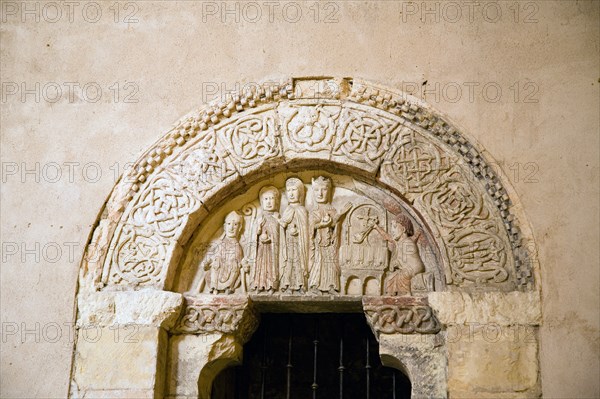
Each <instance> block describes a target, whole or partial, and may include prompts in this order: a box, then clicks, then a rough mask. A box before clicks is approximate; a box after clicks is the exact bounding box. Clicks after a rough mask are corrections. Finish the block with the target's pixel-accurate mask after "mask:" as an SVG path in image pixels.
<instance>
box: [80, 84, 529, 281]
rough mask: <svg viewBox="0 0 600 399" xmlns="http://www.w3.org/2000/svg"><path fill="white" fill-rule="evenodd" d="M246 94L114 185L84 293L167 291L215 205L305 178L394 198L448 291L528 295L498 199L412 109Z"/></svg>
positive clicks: (415, 105) (339, 91)
mask: <svg viewBox="0 0 600 399" xmlns="http://www.w3.org/2000/svg"><path fill="white" fill-rule="evenodd" d="M319 84H321V85H322V86H323V85H324V87H325V89H322V90H315V87H318V85H319ZM252 89H253V90H249V91H248V92H247V93H241V94H240V95H236V96H233V97H232V98H231V100H230V101H229V102H227V103H222V104H216V105H212V106H208V107H207V108H205V109H203V110H201V111H198V112H193V113H191V114H190V115H188V116H186V117H184V118H183V119H182V120H181V121H180V122H179V123H177V124H176V126H175V127H174V128H173V129H172V130H171V131H169V132H168V133H167V134H166V135H165V136H164V137H163V138H161V139H160V140H159V141H158V142H157V143H156V144H155V145H154V146H153V147H152V148H151V149H150V150H149V151H147V152H146V153H145V154H144V155H143V156H142V157H141V158H140V159H139V160H138V161H137V162H136V164H135V166H134V167H133V168H132V171H131V172H130V173H128V174H126V175H124V176H123V177H122V178H121V180H120V181H119V182H118V184H117V186H116V187H115V189H114V191H113V193H112V195H111V197H110V199H109V201H108V203H107V205H106V209H105V211H104V213H103V216H102V218H101V220H100V222H99V224H98V226H97V228H96V230H95V232H94V235H93V237H92V239H91V242H90V245H89V248H88V251H87V252H88V253H87V255H86V256H85V259H84V269H85V272H86V275H88V276H90V277H89V278H90V280H89V282H91V283H92V284H94V285H95V286H96V287H97V288H100V289H106V288H105V287H111V286H119V287H130V288H137V287H155V288H159V289H167V290H168V289H170V288H171V286H170V284H172V282H173V280H174V277H175V273H176V268H177V265H178V261H179V255H180V254H181V248H182V247H183V246H185V244H186V243H187V240H188V239H189V237H190V235H191V234H192V232H193V231H194V230H195V229H196V227H197V226H198V225H199V224H200V223H201V222H202V220H203V219H204V217H206V216H207V215H208V214H209V212H211V211H212V210H214V209H215V207H217V206H218V205H219V204H220V203H222V202H223V200H224V199H225V198H227V197H228V196H230V195H231V194H232V193H235V192H240V191H243V190H247V189H248V188H249V187H251V186H252V185H253V184H254V182H255V181H256V180H258V179H259V178H260V177H264V176H265V175H271V174H276V173H280V172H285V171H294V170H300V169H303V168H307V167H311V168H315V166H317V168H318V169H322V170H325V171H343V172H346V173H347V174H351V175H355V176H358V177H360V178H361V179H363V180H364V181H366V182H369V183H371V184H373V185H376V186H380V187H387V188H390V189H391V191H393V192H395V193H398V194H399V195H400V196H402V197H403V198H405V199H406V200H407V202H408V203H410V204H411V205H412V206H413V207H414V209H416V210H417V211H418V212H419V213H420V214H421V215H422V216H423V217H424V218H426V219H427V225H428V226H431V227H432V228H433V229H434V230H435V234H436V238H437V239H438V240H440V241H441V242H442V243H441V246H442V248H441V250H442V251H443V253H444V257H445V259H447V264H445V265H444V267H445V270H444V272H445V283H446V285H447V286H448V287H449V288H452V289H467V290H469V289H473V288H475V289H485V290H489V289H492V290H495V289H500V290H503V291H510V290H515V289H518V290H528V289H532V288H533V284H534V280H533V276H534V273H533V271H532V270H531V262H530V261H529V257H530V254H529V253H528V252H530V248H528V247H527V246H525V245H523V237H522V234H521V231H520V228H519V221H518V220H517V219H516V218H515V215H514V213H513V212H512V210H511V205H512V202H511V199H510V198H509V196H508V192H507V190H506V188H505V187H504V185H503V183H502V182H501V180H500V179H499V177H498V176H497V174H496V172H495V170H494V168H493V167H492V166H490V164H489V163H488V161H487V160H486V159H485V158H484V156H483V155H482V153H481V151H480V150H478V149H477V148H476V147H475V146H474V145H472V144H471V143H470V142H469V141H468V140H467V139H466V138H465V137H464V136H463V135H462V134H460V133H459V131H458V130H457V129H456V128H454V127H453V126H452V125H451V124H449V123H448V122H447V121H446V120H445V119H443V118H442V117H440V116H438V115H436V114H435V113H434V112H433V111H432V110H431V109H430V108H429V107H427V106H426V105H424V104H423V103H422V102H421V101H419V100H417V99H415V98H412V97H410V96H407V95H403V94H401V93H395V92H394V91H391V90H385V89H381V88H378V87H374V86H373V85H369V84H366V83H363V82H357V81H355V80H351V79H338V80H335V79H328V80H327V79H325V80H321V81H319V80H303V79H294V80H292V81H291V82H290V83H288V84H284V85H281V86H272V87H265V88H254V87H253V88H252ZM474 242H475V243H478V244H477V245H476V246H477V247H478V248H477V249H476V250H475V248H474V244H473V243H474ZM484 247H485V248H484ZM145 248H152V250H151V251H145V250H144V249H145Z"/></svg>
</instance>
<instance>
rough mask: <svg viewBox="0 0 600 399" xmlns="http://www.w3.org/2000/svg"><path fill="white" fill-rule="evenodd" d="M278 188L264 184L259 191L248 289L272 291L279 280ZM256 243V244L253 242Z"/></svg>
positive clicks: (252, 238) (275, 288)
mask: <svg viewBox="0 0 600 399" xmlns="http://www.w3.org/2000/svg"><path fill="white" fill-rule="evenodd" d="M279 196H280V194H279V190H278V189H277V188H276V187H273V186H265V187H263V188H262V189H261V190H260V192H259V199H260V206H261V210H262V212H261V213H260V214H259V216H258V220H257V221H256V230H255V231H254V232H253V233H252V237H251V240H252V241H251V244H252V246H255V247H256V256H255V257H254V259H255V261H254V265H253V266H254V267H253V269H252V275H251V278H250V289H251V290H253V291H256V292H261V291H268V292H270V293H273V292H274V291H275V290H277V288H278V282H279V233H280V231H279V230H280V226H279V213H278V212H277V209H279ZM254 243H256V244H254Z"/></svg>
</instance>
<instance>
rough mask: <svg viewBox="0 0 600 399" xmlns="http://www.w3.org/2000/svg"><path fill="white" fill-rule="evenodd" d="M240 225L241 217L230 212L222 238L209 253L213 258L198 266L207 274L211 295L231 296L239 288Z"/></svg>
mask: <svg viewBox="0 0 600 399" xmlns="http://www.w3.org/2000/svg"><path fill="white" fill-rule="evenodd" d="M242 224H243V218H242V215H240V214H239V213H237V212H235V211H233V212H230V213H229V214H228V215H227V217H225V223H224V224H223V236H222V237H221V239H220V240H219V241H217V243H216V245H215V247H214V248H213V249H212V250H211V251H210V252H211V253H212V255H213V256H208V257H207V259H206V260H205V261H203V262H202V264H201V265H200V266H201V268H203V269H204V270H207V271H208V272H209V273H207V285H208V287H209V289H210V292H211V293H212V294H218V293H222V292H225V293H226V294H232V293H233V292H234V291H235V289H236V288H238V287H239V286H240V283H241V279H240V269H241V268H242V263H243V258H244V253H243V251H242V246H241V245H240V243H239V234H240V231H241V230H242Z"/></svg>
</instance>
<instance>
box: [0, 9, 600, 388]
mask: <svg viewBox="0 0 600 399" xmlns="http://www.w3.org/2000/svg"><path fill="white" fill-rule="evenodd" d="M52 4H56V5H58V7H59V9H60V11H61V15H60V16H58V15H57V8H56V7H55V6H54V5H52ZM52 4H51V5H48V3H45V2H41V3H40V2H35V1H30V2H27V3H26V4H25V3H23V2H6V1H3V2H2V3H1V4H0V6H1V11H2V14H1V16H0V35H1V36H0V45H1V49H0V57H1V60H0V67H1V81H2V98H1V106H2V110H1V135H2V149H1V156H2V190H1V203H2V208H1V218H2V228H1V233H2V237H1V241H2V264H1V268H0V273H1V294H0V295H1V306H2V315H1V321H2V340H1V344H2V351H1V353H2V355H1V356H2V361H1V367H2V369H1V377H2V381H1V384H0V385H1V388H0V389H1V391H0V396H1V397H9V398H13V397H14V398H16V397H23V398H30V397H65V396H66V395H67V390H68V384H69V373H70V364H71V353H72V345H73V338H72V333H71V324H72V322H73V320H74V312H73V308H74V306H73V299H74V295H75V292H76V276H77V273H78V264H79V259H80V257H81V253H82V251H83V246H84V244H85V242H86V240H87V236H88V234H89V231H90V228H91V226H92V224H93V223H94V221H95V218H96V216H97V213H98V211H99V210H100V208H101V206H102V204H103V201H104V200H105V198H106V197H107V195H108V194H109V192H110V190H111V188H112V186H113V185H114V183H115V174H116V175H118V174H119V173H120V172H122V170H123V168H124V167H125V166H126V163H127V162H128V161H132V160H134V159H135V158H136V157H137V155H138V154H139V153H140V152H141V151H143V150H144V149H145V148H147V147H148V146H149V145H150V144H151V143H153V142H154V141H155V140H156V139H157V138H158V137H159V135H160V134H161V132H163V131H165V130H166V129H167V128H168V127H169V126H170V124H171V123H172V122H174V121H175V120H176V119H178V118H179V117H180V116H182V115H183V114H185V113H187V112H188V111H189V110H191V109H193V108H194V107H196V106H198V105H199V104H200V103H202V102H203V101H204V100H206V99H211V98H214V95H211V93H213V92H214V91H215V88H221V89H233V88H235V82H244V83H249V82H258V81H262V80H268V79H274V80H277V79H279V78H283V77H287V76H291V75H296V76H301V75H322V74H328V75H334V76H356V77H362V78H365V79H369V80H372V81H374V82H380V83H383V84H386V85H388V86H395V87H398V88H401V89H402V88H403V89H406V90H408V91H414V89H415V87H416V88H418V89H417V91H416V92H414V93H413V94H416V95H417V96H419V97H422V98H425V99H426V100H427V101H428V102H429V103H430V104H432V105H433V106H434V107H435V108H436V109H438V110H440V111H442V112H444V113H446V114H447V115H449V116H450V117H451V118H452V119H453V120H454V121H455V122H456V123H457V124H458V125H459V126H462V127H463V128H464V130H465V132H466V133H467V134H468V135H470V136H471V137H474V138H476V139H477V140H478V141H479V142H480V143H481V144H482V145H483V147H484V148H486V149H487V150H488V151H489V153H490V154H492V156H494V157H495V158H496V160H497V161H499V163H500V164H501V165H503V170H504V172H505V173H506V177H507V179H508V180H510V182H511V183H512V184H513V186H514V188H515V190H516V192H517V194H518V195H519V199H520V201H521V203H522V206H523V208H524V209H525V212H526V214H527V215H528V217H529V220H530V222H531V225H532V228H533V231H534V233H535V236H536V239H537V242H538V244H539V249H540V252H539V262H540V265H541V273H542V292H543V311H544V324H543V326H542V328H541V330H540V341H541V344H540V360H541V377H542V387H543V392H544V396H545V397H548V398H551V397H590V398H591V397H598V396H600V387H599V383H598V380H597V377H598V375H599V373H600V365H599V356H600V354H599V342H598V340H599V338H598V334H599V311H598V310H599V309H598V307H599V306H598V305H599V289H598V281H599V278H600V276H599V267H598V259H599V245H598V241H599V213H598V200H599V198H598V197H599V162H598V147H599V142H598V141H599V134H598V133H599V125H598V123H599V109H600V104H599V98H600V96H599V86H600V80H599V77H600V65H599V45H600V40H599V34H600V32H599V28H598V26H599V20H600V14H599V12H600V9H599V8H600V3H599V2H592V1H579V2H575V1H573V2H571V1H557V2H550V1H530V2H527V1H524V2H491V3H489V2H488V3H486V2H482V3H481V5H479V6H474V5H472V4H471V3H469V2H463V1H458V2H456V3H454V4H456V5H458V7H460V8H461V15H460V16H457V14H456V11H457V9H456V5H453V6H452V7H454V8H449V7H448V6H443V5H442V4H441V3H437V2H429V3H427V4H424V3H422V2H416V3H407V2H402V1H400V2H395V3H394V2H383V1H381V2H329V3H326V2H323V3H314V2H300V1H298V2H276V3H273V4H271V5H266V4H265V3H263V2H257V3H252V5H251V6H248V3H235V2H229V3H227V6H225V5H223V4H222V3H221V2H166V1H164V2H146V1H140V2H125V1H123V2H120V1H117V2H97V3H94V2H87V1H81V2H75V3H69V4H65V3H61V2H57V3H52ZM255 5H258V7H260V9H261V11H262V15H261V16H260V17H258V16H257V14H256V10H257V8H256V7H255ZM111 7H112V8H111ZM224 7H227V8H228V9H229V10H233V11H232V12H231V13H225V12H224V11H225V9H224ZM269 7H273V8H271V10H273V14H272V16H271V15H269V11H270V9H269ZM98 8H99V9H100V10H101V12H102V15H100V16H98V15H97V14H96V11H97V9H98ZM425 8H427V9H429V10H433V11H432V13H430V14H424V15H422V14H421V13H422V11H423V10H424V9H425ZM117 9H118V10H119V14H118V15H116V10H117ZM27 10H30V13H27ZM298 10H301V12H302V16H301V18H300V20H299V21H298V22H293V20H294V19H295V18H296V16H297V14H296V12H297V11H298ZM317 10H318V11H319V12H318V15H317V13H316V11H317ZM498 10H499V11H500V12H501V15H500V16H498V15H499V14H497V12H498ZM215 12H216V14H214V13H215ZM332 13H333V15H332ZM129 14H133V16H131V17H129V22H130V23H124V22H123V21H124V19H125V18H126V17H127V16H128V15H129ZM271 17H272V19H273V20H272V21H271V20H270V19H271ZM423 17H424V18H425V20H424V21H423V20H422V19H421V18H423ZM115 18H116V19H117V21H118V22H115ZM236 18H237V19H238V22H236ZM23 19H25V22H23ZM96 19H98V21H97V22H93V21H94V20H96ZM222 19H224V20H225V21H223V20H222ZM135 20H137V22H136V21H135ZM252 20H255V22H254V23H252V22H250V21H252ZM494 21H495V22H494ZM425 81H426V82H427V83H425ZM69 82H71V83H69ZM126 83H132V84H131V85H129V86H125V84H126ZM38 84H39V86H36V85H38ZM117 85H118V88H117ZM57 87H59V88H60V89H61V90H62V96H57V95H56V88H57ZM70 87H71V89H70ZM81 87H86V88H87V89H88V90H87V92H82V90H81V89H80V88H81ZM95 88H100V89H101V97H100V99H99V100H98V101H97V102H93V100H94V99H95V98H96V97H97V94H96V93H95ZM457 88H460V90H461V93H457V90H456V89H457ZM470 88H472V92H470ZM498 88H500V89H501V91H502V93H501V94H500V95H498V96H497V95H496V94H497V89H498ZM517 88H518V91H517ZM24 89H26V90H29V94H26V93H25V92H24ZM423 89H427V91H428V93H423ZM116 93H118V94H119V98H118V99H116V98H115V94H116ZM71 94H72V95H71ZM126 96H129V98H128V99H127V100H126V99H125V97H126ZM36 97H39V98H36ZM132 101H135V102H132ZM36 164H37V165H39V167H37V168H38V169H37V170H36ZM26 169H27V170H30V171H31V172H29V173H25V170H26ZM58 171H60V173H61V175H60V176H57V172H58ZM96 172H100V173H101V175H100V176H96ZM96 180H97V181H96Z"/></svg>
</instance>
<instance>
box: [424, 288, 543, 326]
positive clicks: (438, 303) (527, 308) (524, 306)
mask: <svg viewBox="0 0 600 399" xmlns="http://www.w3.org/2000/svg"><path fill="white" fill-rule="evenodd" d="M428 299H429V304H430V306H431V307H432V308H433V310H434V312H435V314H436V315H437V317H438V318H439V320H440V322H442V323H443V324H467V323H481V324H486V323H496V324H500V325H513V324H525V325H534V326H537V325H540V324H541V322H542V308H541V303H540V294H539V293H538V292H508V293H503V292H481V293H465V292H431V293H429V294H428Z"/></svg>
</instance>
